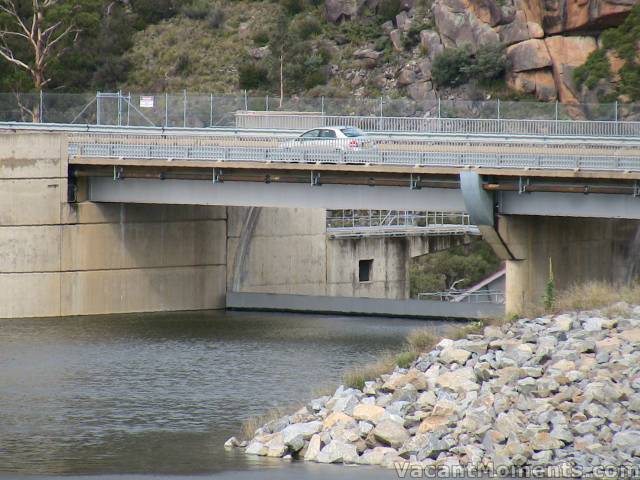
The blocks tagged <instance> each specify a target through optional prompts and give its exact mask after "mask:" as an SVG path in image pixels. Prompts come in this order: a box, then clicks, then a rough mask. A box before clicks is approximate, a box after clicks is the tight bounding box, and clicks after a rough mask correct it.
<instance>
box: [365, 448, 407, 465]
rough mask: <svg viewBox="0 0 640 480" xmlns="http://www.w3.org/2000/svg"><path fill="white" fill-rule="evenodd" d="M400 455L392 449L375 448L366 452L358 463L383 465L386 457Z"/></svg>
mask: <svg viewBox="0 0 640 480" xmlns="http://www.w3.org/2000/svg"><path fill="white" fill-rule="evenodd" d="M388 455H393V456H394V457H395V456H397V455H398V452H397V451H396V450H394V449H393V448H391V447H375V448H373V449H371V450H367V451H365V452H364V453H363V454H362V456H361V457H360V458H359V459H358V463H360V464H362V465H381V464H382V462H383V460H384V457H385V456H388Z"/></svg>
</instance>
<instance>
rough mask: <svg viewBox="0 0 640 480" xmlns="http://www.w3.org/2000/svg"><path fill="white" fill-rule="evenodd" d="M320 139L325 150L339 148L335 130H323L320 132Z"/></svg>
mask: <svg viewBox="0 0 640 480" xmlns="http://www.w3.org/2000/svg"><path fill="white" fill-rule="evenodd" d="M320 138H321V139H322V146H323V147H324V148H339V146H338V142H337V139H336V131H335V130H330V129H328V128H323V129H322V130H320Z"/></svg>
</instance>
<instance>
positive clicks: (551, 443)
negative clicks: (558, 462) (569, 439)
mask: <svg viewBox="0 0 640 480" xmlns="http://www.w3.org/2000/svg"><path fill="white" fill-rule="evenodd" d="M563 446H564V443H563V442H562V441H561V440H559V439H558V438H556V437H554V436H553V435H551V434H550V433H549V432H538V433H536V434H535V435H534V436H533V438H532V439H531V448H533V449H534V450H536V451H540V450H555V449H556V448H562V447H563Z"/></svg>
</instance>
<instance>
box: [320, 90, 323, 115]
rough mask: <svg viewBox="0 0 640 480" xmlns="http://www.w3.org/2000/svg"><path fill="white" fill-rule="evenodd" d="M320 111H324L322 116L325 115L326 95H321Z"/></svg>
mask: <svg viewBox="0 0 640 480" xmlns="http://www.w3.org/2000/svg"><path fill="white" fill-rule="evenodd" d="M320 112H321V113H322V116H323V117H324V95H322V96H321V97H320Z"/></svg>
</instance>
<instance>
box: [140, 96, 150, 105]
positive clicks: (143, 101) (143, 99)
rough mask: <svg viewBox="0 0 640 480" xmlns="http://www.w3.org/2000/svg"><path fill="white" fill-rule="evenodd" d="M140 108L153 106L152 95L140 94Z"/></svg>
mask: <svg viewBox="0 0 640 480" xmlns="http://www.w3.org/2000/svg"><path fill="white" fill-rule="evenodd" d="M140 108H153V96H151V95H142V96H141V97H140Z"/></svg>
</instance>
